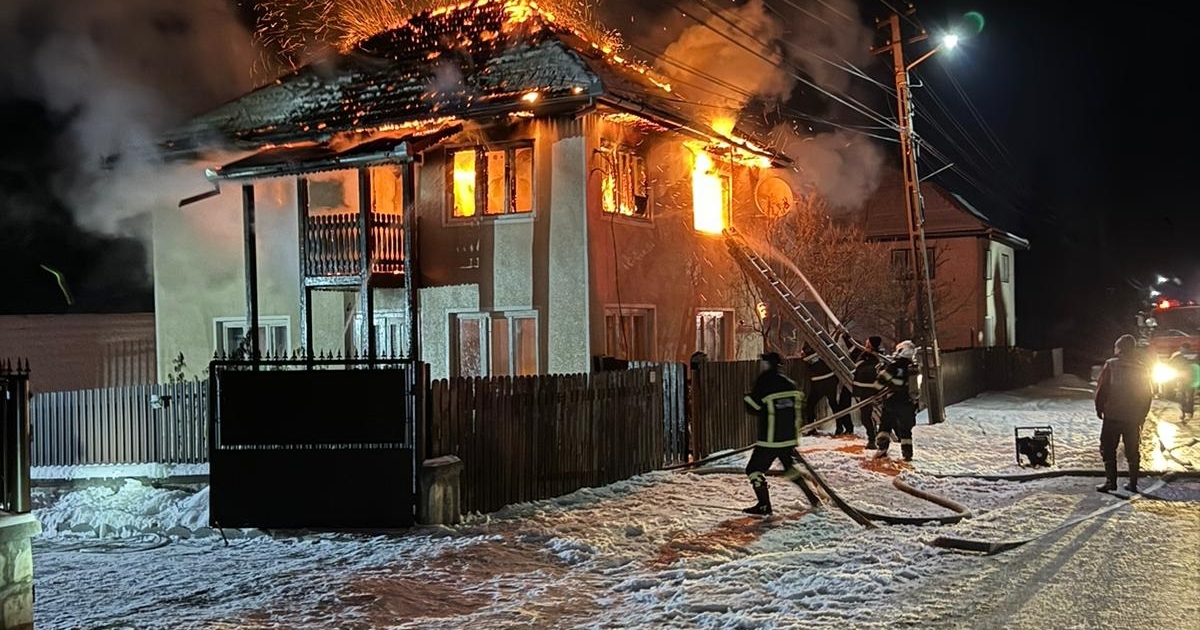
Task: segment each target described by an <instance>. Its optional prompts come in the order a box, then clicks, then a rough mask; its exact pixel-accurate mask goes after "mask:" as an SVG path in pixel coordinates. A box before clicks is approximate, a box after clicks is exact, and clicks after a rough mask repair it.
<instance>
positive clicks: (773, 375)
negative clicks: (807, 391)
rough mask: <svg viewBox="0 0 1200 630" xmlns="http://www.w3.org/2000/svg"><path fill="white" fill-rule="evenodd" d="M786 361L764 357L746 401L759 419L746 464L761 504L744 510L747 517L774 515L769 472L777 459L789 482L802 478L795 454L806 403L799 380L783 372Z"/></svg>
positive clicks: (776, 355)
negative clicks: (797, 384) (769, 486)
mask: <svg viewBox="0 0 1200 630" xmlns="http://www.w3.org/2000/svg"><path fill="white" fill-rule="evenodd" d="M782 362H783V360H782V358H781V357H780V356H779V354H777V353H775V352H768V353H766V354H763V355H762V356H761V357H760V359H759V367H760V368H761V370H762V372H761V373H759V375H758V378H756V379H755V380H754V387H753V389H751V390H750V393H749V394H746V396H745V397H744V398H743V399H742V401H743V403H744V404H745V407H746V413H749V414H753V415H754V416H755V417H756V418H757V420H758V431H757V434H756V435H757V440H756V441H755V442H754V451H753V452H752V453H751V454H750V461H749V462H747V464H746V476H747V477H748V478H749V479H750V486H751V487H752V488H754V497H755V498H756V499H757V500H758V501H757V503H755V504H754V505H752V506H750V507H748V508H745V509H743V510H742V511H743V512H745V513H747V514H759V515H767V514H770V513H771V493H770V491H769V490H768V489H767V471H768V470H770V469H771V464H773V463H775V460H776V459H778V460H779V463H781V464H783V470H784V475H785V476H786V477H787V478H788V479H789V480H791V481H796V480H797V479H799V477H800V471H799V469H797V468H796V466H795V462H794V460H793V459H792V451H793V450H794V449H795V448H796V446H798V445H799V444H800V435H799V430H800V423H801V421H802V420H801V416H800V414H799V411H800V409H801V406H802V405H803V404H804V394H803V393H801V391H800V389H799V387H797V386H796V382H795V381H793V380H792V379H790V378H788V377H787V376H785V375H784V374H783V373H782V372H780V370H779V366H780V364H781V363H782Z"/></svg>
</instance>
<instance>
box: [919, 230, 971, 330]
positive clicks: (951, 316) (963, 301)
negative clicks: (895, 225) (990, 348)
mask: <svg viewBox="0 0 1200 630" xmlns="http://www.w3.org/2000/svg"><path fill="white" fill-rule="evenodd" d="M985 242H986V241H982V240H981V239H979V238H977V237H973V236H964V237H959V238H937V239H930V240H929V241H928V243H929V245H930V246H931V247H933V248H934V250H935V254H934V255H935V256H936V257H937V263H938V266H937V268H936V270H935V274H936V276H935V278H934V287H935V288H934V294H935V295H936V296H937V300H938V302H937V304H935V315H936V317H937V333H938V344H939V346H940V347H941V348H942V349H943V350H954V349H957V348H970V347H973V346H978V345H981V344H980V342H979V335H980V333H981V332H982V329H983V315H984V313H983V290H984V283H983V257H982V254H981V252H982V251H983V249H982V247H983V245H982V244H983V243H985ZM904 245H907V243H905V244H904Z"/></svg>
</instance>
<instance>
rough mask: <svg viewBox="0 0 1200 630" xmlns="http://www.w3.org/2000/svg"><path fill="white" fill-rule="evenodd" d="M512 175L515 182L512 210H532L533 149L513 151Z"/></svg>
mask: <svg viewBox="0 0 1200 630" xmlns="http://www.w3.org/2000/svg"><path fill="white" fill-rule="evenodd" d="M513 177H514V178H515V179H516V180H517V181H516V182H515V183H516V199H515V203H514V207H513V211H514V212H532V211H533V149H531V148H528V147H526V148H522V149H517V150H516V151H515V152H514V157H513Z"/></svg>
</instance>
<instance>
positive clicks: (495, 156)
mask: <svg viewBox="0 0 1200 630" xmlns="http://www.w3.org/2000/svg"><path fill="white" fill-rule="evenodd" d="M486 156H487V208H486V209H485V210H484V212H486V213H487V214H504V211H505V209H506V202H507V193H508V191H507V190H506V188H505V185H504V182H505V176H504V161H505V160H504V151H488V152H487V154H486Z"/></svg>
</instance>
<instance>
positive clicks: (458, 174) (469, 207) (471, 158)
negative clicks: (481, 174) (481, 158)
mask: <svg viewBox="0 0 1200 630" xmlns="http://www.w3.org/2000/svg"><path fill="white" fill-rule="evenodd" d="M454 216H456V217H473V216H475V150H474V149H468V150H466V151H458V152H456V153H455V154H454Z"/></svg>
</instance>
